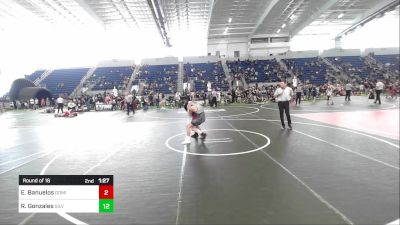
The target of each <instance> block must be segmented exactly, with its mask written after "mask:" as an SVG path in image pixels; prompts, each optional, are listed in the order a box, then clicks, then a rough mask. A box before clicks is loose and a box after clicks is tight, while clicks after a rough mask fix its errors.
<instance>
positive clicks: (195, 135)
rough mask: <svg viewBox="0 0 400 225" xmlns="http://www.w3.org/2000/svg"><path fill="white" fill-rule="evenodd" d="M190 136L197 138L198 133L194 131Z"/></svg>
mask: <svg viewBox="0 0 400 225" xmlns="http://www.w3.org/2000/svg"><path fill="white" fill-rule="evenodd" d="M190 137H192V138H194V139H197V138H198V137H199V135H198V134H197V133H196V132H194V134H193V135H191V136H190Z"/></svg>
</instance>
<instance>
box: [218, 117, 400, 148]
mask: <svg viewBox="0 0 400 225" xmlns="http://www.w3.org/2000/svg"><path fill="white" fill-rule="evenodd" d="M212 120H238V121H269V122H280V120H269V119H261V118H259V119H236V118H235V119H229V118H228V119H212ZM292 123H293V124H303V125H310V126H317V127H326V128H332V129H335V130H342V131H347V132H350V133H354V134H359V135H362V136H365V137H369V138H372V139H375V140H377V141H381V142H383V143H386V144H388V145H391V146H393V147H395V148H397V149H398V148H399V145H397V144H394V143H392V142H390V141H386V140H384V139H381V138H378V137H375V136H372V135H369V134H365V133H361V132H358V131H354V130H350V129H346V128H341V127H334V126H328V125H322V124H317V123H305V122H292Z"/></svg>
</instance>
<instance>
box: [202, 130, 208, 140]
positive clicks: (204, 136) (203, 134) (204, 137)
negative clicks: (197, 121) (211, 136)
mask: <svg viewBox="0 0 400 225" xmlns="http://www.w3.org/2000/svg"><path fill="white" fill-rule="evenodd" d="M206 137H207V134H206V133H204V132H203V133H201V134H200V139H202V140H204V139H206Z"/></svg>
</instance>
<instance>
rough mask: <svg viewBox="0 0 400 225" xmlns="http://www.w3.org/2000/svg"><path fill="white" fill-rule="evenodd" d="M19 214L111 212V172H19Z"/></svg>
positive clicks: (112, 205) (112, 189) (112, 197)
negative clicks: (53, 173) (98, 173)
mask: <svg viewBox="0 0 400 225" xmlns="http://www.w3.org/2000/svg"><path fill="white" fill-rule="evenodd" d="M18 193H19V194H18V195H19V198H18V201H19V203H18V208H19V212H20V213H57V212H64V213H113V212H114V177H113V175H20V176H19V190H18Z"/></svg>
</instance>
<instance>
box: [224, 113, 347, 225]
mask: <svg viewBox="0 0 400 225" xmlns="http://www.w3.org/2000/svg"><path fill="white" fill-rule="evenodd" d="M225 122H226V123H227V124H228V125H229V126H231V127H232V128H233V129H236V128H235V127H234V126H233V125H232V124H231V123H229V122H228V121H226V120H225ZM236 130H237V129H236ZM239 133H240V134H241V135H242V136H244V137H246V139H247V140H248V141H249V142H250V143H251V144H252V145H253V146H254V147H258V145H257V144H256V143H254V142H253V141H252V140H250V139H249V138H247V136H246V135H244V134H242V133H241V132H239ZM261 152H262V153H264V154H265V155H266V156H267V157H268V158H270V159H271V160H272V161H273V162H275V163H276V164H277V165H278V166H279V167H281V168H282V169H283V170H285V171H286V172H287V173H288V174H289V175H291V176H292V177H293V178H294V179H296V180H297V181H298V182H299V183H300V184H302V185H303V186H304V187H305V188H306V189H307V190H308V191H309V192H311V193H312V194H313V195H314V196H315V197H316V198H317V199H318V200H319V201H320V202H322V203H323V204H324V205H325V206H327V207H328V208H329V209H331V210H332V211H333V212H334V213H336V214H337V215H338V216H340V217H341V218H342V219H343V220H344V221H345V222H346V223H347V224H349V225H353V222H352V221H351V220H350V219H349V218H347V216H346V215H344V214H343V213H342V212H340V211H339V210H338V209H337V208H335V207H334V206H333V205H332V204H330V203H329V202H328V201H327V200H325V199H324V198H323V197H322V196H320V195H319V194H318V193H317V192H315V191H314V190H313V189H312V188H311V187H309V186H308V185H307V184H306V183H305V182H303V181H302V180H301V179H300V178H298V177H297V176H296V175H294V174H293V173H292V172H291V171H290V170H289V169H287V168H286V167H285V166H283V165H282V164H281V163H279V162H278V161H276V160H275V159H274V158H273V157H272V156H270V155H269V154H268V153H267V152H265V151H264V150H261Z"/></svg>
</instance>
